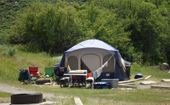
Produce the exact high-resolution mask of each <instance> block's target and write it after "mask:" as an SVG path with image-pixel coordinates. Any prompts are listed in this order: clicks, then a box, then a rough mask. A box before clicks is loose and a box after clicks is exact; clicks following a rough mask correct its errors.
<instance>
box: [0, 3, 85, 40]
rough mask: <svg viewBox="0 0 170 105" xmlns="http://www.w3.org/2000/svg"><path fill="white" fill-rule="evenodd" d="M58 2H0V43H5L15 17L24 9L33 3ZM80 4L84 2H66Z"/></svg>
mask: <svg viewBox="0 0 170 105" xmlns="http://www.w3.org/2000/svg"><path fill="white" fill-rule="evenodd" d="M57 1H58V0H0V43H2V42H5V39H6V36H8V35H9V34H10V31H11V26H12V25H13V24H14V21H15V19H16V16H17V15H19V14H20V13H22V12H23V11H24V9H25V8H26V7H27V6H29V5H30V4H32V3H35V2H48V3H56V2H57ZM73 1H74V2H78V3H80V4H82V3H83V2H85V1H86V0H68V2H73Z"/></svg>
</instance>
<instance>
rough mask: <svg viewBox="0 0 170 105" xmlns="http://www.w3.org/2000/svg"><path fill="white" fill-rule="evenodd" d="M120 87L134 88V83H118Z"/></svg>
mask: <svg viewBox="0 0 170 105" xmlns="http://www.w3.org/2000/svg"><path fill="white" fill-rule="evenodd" d="M118 87H120V88H136V86H135V85H127V84H118Z"/></svg>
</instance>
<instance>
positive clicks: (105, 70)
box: [103, 54, 115, 72]
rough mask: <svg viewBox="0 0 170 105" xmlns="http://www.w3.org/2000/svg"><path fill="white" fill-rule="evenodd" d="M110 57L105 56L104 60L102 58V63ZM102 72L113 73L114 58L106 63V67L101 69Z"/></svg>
mask: <svg viewBox="0 0 170 105" xmlns="http://www.w3.org/2000/svg"><path fill="white" fill-rule="evenodd" d="M111 56H112V55H111V54H109V55H105V56H104V58H103V63H105V62H106V61H108V60H109V59H110V57H111ZM103 72H115V59H114V57H112V58H111V59H110V60H109V61H108V66H107V67H104V68H103Z"/></svg>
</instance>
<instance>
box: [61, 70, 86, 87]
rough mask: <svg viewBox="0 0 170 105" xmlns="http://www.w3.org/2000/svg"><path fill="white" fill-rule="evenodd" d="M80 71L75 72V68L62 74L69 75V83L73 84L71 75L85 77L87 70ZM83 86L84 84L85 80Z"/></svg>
mask: <svg viewBox="0 0 170 105" xmlns="http://www.w3.org/2000/svg"><path fill="white" fill-rule="evenodd" d="M81 71H82V72H77V71H76V70H72V71H70V72H68V73H64V76H71V81H70V84H71V85H73V81H72V76H73V75H75V76H85V77H86V78H87V70H81ZM85 86H86V81H85Z"/></svg>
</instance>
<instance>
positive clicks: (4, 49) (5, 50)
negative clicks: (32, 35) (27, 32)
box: [0, 45, 16, 57]
mask: <svg viewBox="0 0 170 105" xmlns="http://www.w3.org/2000/svg"><path fill="white" fill-rule="evenodd" d="M0 52H1V53H0V55H4V56H11V57H12V56H14V55H15V53H16V48H15V47H11V46H7V45H1V46H0Z"/></svg>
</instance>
